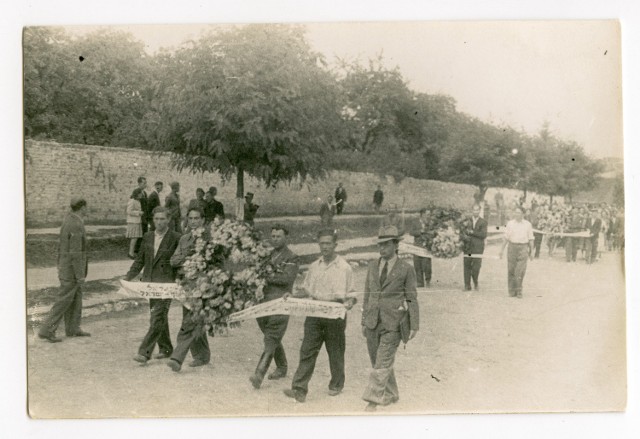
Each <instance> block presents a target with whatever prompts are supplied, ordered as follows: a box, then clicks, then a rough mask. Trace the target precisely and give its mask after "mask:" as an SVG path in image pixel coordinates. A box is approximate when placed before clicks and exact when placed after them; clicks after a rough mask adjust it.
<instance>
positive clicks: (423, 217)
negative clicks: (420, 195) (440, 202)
mask: <svg viewBox="0 0 640 439" xmlns="http://www.w3.org/2000/svg"><path fill="white" fill-rule="evenodd" d="M428 218H429V211H428V210H427V209H424V208H423V209H420V218H419V219H418V223H417V224H416V225H415V226H414V227H413V229H412V230H411V235H412V236H413V238H414V241H413V243H414V244H415V245H417V246H420V247H423V248H427V244H426V241H425V232H426V227H427V219H428ZM396 227H397V226H396ZM398 229H401V228H400V227H398ZM413 268H414V269H415V271H416V276H417V282H418V283H417V286H418V288H423V287H425V286H426V287H427V288H429V286H430V285H431V274H432V270H431V258H427V257H424V256H418V255H413Z"/></svg>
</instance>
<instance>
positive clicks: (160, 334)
mask: <svg viewBox="0 0 640 439" xmlns="http://www.w3.org/2000/svg"><path fill="white" fill-rule="evenodd" d="M153 223H154V225H155V227H156V230H155V231H153V232H147V233H146V234H145V235H144V237H143V238H142V245H141V247H140V251H139V252H138V255H137V256H136V259H135V261H133V264H132V265H131V268H130V269H129V272H128V273H127V275H126V276H125V279H126V280H129V281H130V280H132V279H134V278H135V277H137V276H138V274H140V272H141V271H142V282H158V283H170V282H175V280H176V270H175V269H174V268H173V267H172V266H171V263H170V259H171V256H172V255H173V254H174V253H175V251H176V247H177V246H178V241H179V240H180V234H179V233H177V232H174V231H173V230H169V218H168V215H167V210H166V208H164V207H156V208H155V209H154V211H153ZM149 307H150V309H151V322H150V324H149V330H148V331H147V334H146V335H145V336H144V340H142V344H141V345H140V348H139V349H138V354H137V355H136V356H135V357H133V359H134V360H135V361H137V362H139V363H146V362H147V361H148V360H149V358H151V353H152V352H153V349H154V348H155V345H156V343H158V347H159V349H160V352H159V354H158V355H156V358H157V359H161V358H168V357H169V356H170V355H171V353H172V352H173V345H172V344H171V336H170V334H169V320H168V314H169V308H170V307H171V299H150V300H149Z"/></svg>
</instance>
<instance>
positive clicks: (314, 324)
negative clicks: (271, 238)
mask: <svg viewBox="0 0 640 439" xmlns="http://www.w3.org/2000/svg"><path fill="white" fill-rule="evenodd" d="M337 239H338V238H337V236H336V234H335V232H334V230H332V229H322V230H320V231H319V232H318V244H319V245H320V253H321V254H322V256H321V257H320V259H318V260H316V261H315V262H313V263H312V264H311V265H310V266H309V272H308V273H307V277H306V278H305V280H304V284H303V286H302V287H301V288H299V289H298V291H296V295H295V297H310V298H312V299H314V300H321V301H326V302H339V303H342V304H344V306H345V308H347V310H350V309H351V307H353V305H354V304H355V303H356V298H355V297H354V296H353V294H352V292H353V273H352V270H351V266H350V265H349V263H348V262H347V261H345V260H344V259H343V258H342V256H339V255H337V254H336V252H335V250H336V245H337ZM346 326H347V316H346V315H345V318H344V319H327V318H322V317H307V318H306V319H305V321H304V337H303V340H302V346H301V347H300V362H299V364H298V370H296V373H295V375H294V376H293V382H292V383H291V389H285V390H284V394H285V395H287V396H288V397H290V398H295V400H296V401H298V402H304V401H305V399H306V397H307V393H308V391H309V381H311V377H312V375H313V370H314V369H315V366H316V359H317V358H318V354H319V353H320V349H321V348H322V345H323V344H324V345H325V346H326V349H327V354H328V355H329V367H330V369H331V381H329V395H330V396H336V395H339V394H340V392H342V388H343V387H344V379H345V373H344V352H345V346H346V341H345V328H346Z"/></svg>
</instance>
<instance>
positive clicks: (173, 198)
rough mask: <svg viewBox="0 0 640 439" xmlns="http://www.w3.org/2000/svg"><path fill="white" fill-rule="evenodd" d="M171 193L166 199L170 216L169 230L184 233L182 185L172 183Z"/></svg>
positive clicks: (166, 207)
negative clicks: (181, 204)
mask: <svg viewBox="0 0 640 439" xmlns="http://www.w3.org/2000/svg"><path fill="white" fill-rule="evenodd" d="M169 186H171V192H170V193H169V195H167V197H166V198H165V199H164V207H165V209H167V214H168V215H169V229H171V230H173V231H174V232H178V233H182V227H181V226H182V211H181V210H180V183H178V182H177V181H174V182H172V183H171V184H170V185H169Z"/></svg>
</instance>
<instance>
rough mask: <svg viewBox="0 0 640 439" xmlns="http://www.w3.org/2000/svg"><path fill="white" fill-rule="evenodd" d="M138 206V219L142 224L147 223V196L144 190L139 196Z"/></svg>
mask: <svg viewBox="0 0 640 439" xmlns="http://www.w3.org/2000/svg"><path fill="white" fill-rule="evenodd" d="M140 208H141V210H142V216H141V217H140V221H141V222H142V224H147V223H148V222H149V198H148V197H147V193H146V192H145V191H142V197H141V198H140Z"/></svg>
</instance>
